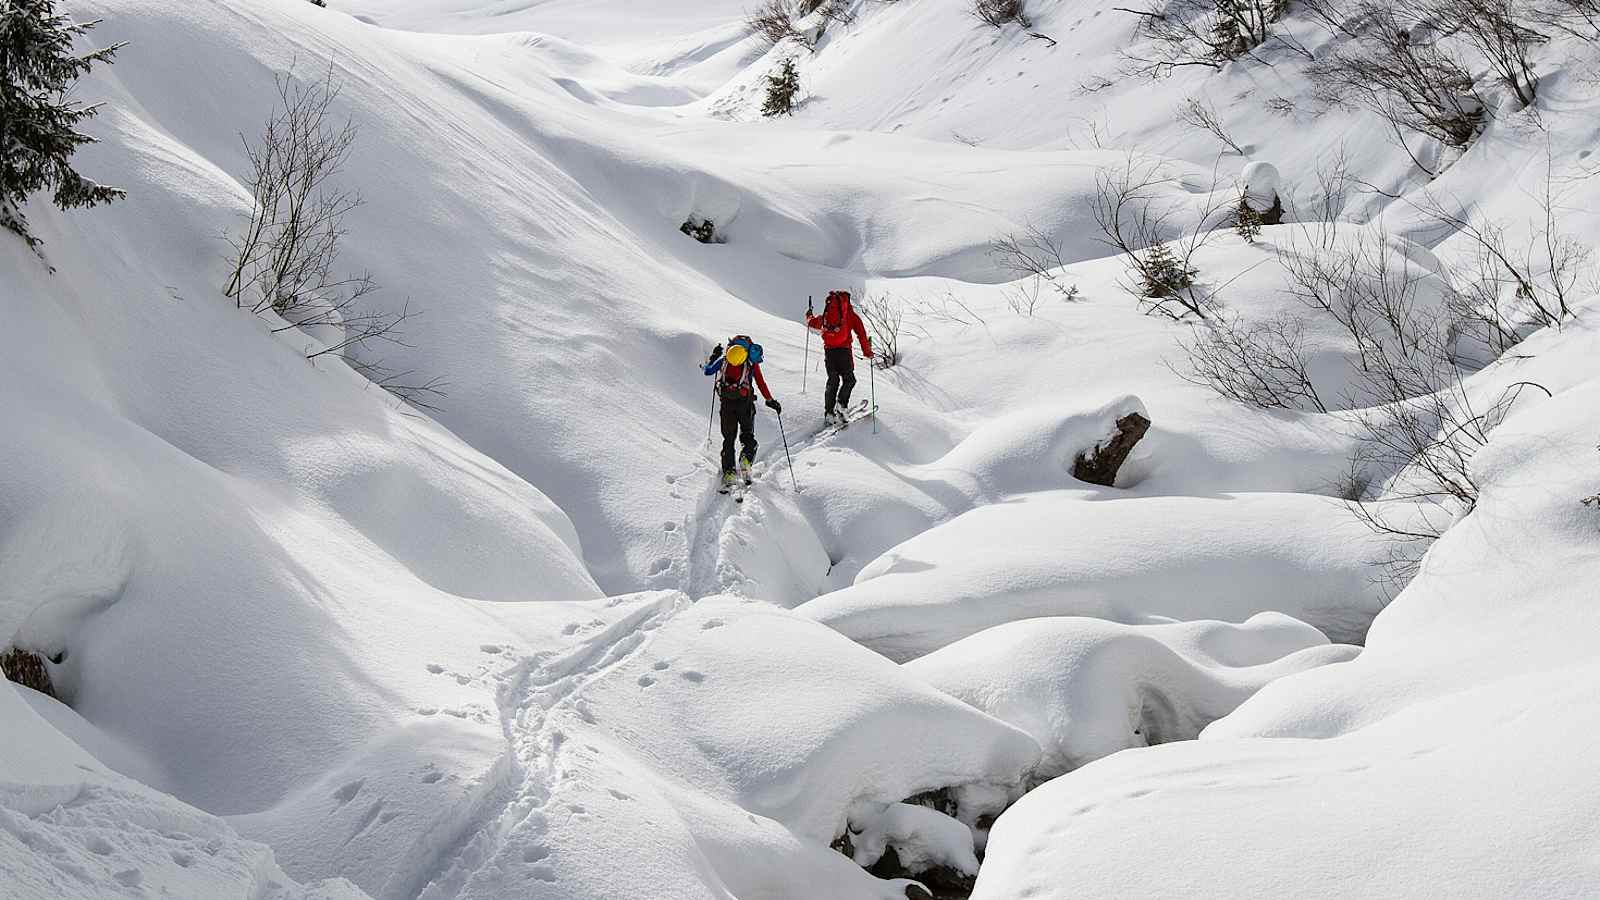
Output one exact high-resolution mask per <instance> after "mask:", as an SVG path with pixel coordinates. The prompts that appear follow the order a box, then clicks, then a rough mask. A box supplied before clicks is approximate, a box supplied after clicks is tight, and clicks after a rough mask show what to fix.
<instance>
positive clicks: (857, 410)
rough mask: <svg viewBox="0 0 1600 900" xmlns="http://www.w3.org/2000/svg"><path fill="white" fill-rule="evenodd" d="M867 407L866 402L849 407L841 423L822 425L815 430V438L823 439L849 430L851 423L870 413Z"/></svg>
mask: <svg viewBox="0 0 1600 900" xmlns="http://www.w3.org/2000/svg"><path fill="white" fill-rule="evenodd" d="M869 405H870V404H869V403H868V402H867V401H865V400H863V401H861V402H860V403H857V404H856V405H855V406H852V407H850V409H848V410H846V411H845V413H844V420H843V421H840V422H833V423H831V424H827V425H823V426H822V427H821V428H820V429H818V430H817V435H816V436H817V437H818V438H824V437H828V436H829V435H833V434H838V433H839V432H841V431H843V430H845V429H846V428H849V427H850V423H851V422H854V421H855V420H856V419H858V418H860V417H861V416H864V415H866V414H868V413H869V412H871V411H872V410H869V409H868V406H869Z"/></svg>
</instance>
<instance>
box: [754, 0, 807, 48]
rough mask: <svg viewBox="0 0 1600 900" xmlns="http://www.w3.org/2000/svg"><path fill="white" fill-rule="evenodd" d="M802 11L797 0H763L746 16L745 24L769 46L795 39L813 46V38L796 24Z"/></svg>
mask: <svg viewBox="0 0 1600 900" xmlns="http://www.w3.org/2000/svg"><path fill="white" fill-rule="evenodd" d="M800 15H801V13H800V10H799V8H798V7H797V6H796V4H795V0H763V2H762V4H761V5H760V6H758V7H756V8H755V9H754V10H752V11H751V12H749V13H748V14H747V15H746V16H745V24H746V25H748V26H749V27H750V30H751V31H753V32H755V33H756V35H758V36H759V37H760V38H761V39H762V40H764V41H766V42H767V45H768V46H772V47H776V46H777V45H779V44H781V43H783V42H784V41H788V40H793V41H798V42H799V43H801V44H804V45H805V46H807V47H810V46H811V39H810V37H808V36H807V35H806V34H805V32H803V31H801V30H800V28H799V26H797V25H796V24H795V22H796V20H797V19H798V18H799V17H800Z"/></svg>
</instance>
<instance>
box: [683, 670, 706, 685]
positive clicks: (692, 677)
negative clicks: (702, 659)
mask: <svg viewBox="0 0 1600 900" xmlns="http://www.w3.org/2000/svg"><path fill="white" fill-rule="evenodd" d="M681 677H682V678H683V680H684V681H688V682H692V683H694V684H699V683H700V682H702V681H705V680H706V676H704V675H702V674H700V673H699V672H696V671H694V670H693V669H690V670H689V671H687V672H684V673H683V674H682V676H681Z"/></svg>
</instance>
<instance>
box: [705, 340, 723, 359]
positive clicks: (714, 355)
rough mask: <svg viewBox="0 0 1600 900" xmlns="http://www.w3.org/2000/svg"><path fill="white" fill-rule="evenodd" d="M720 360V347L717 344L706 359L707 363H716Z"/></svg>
mask: <svg viewBox="0 0 1600 900" xmlns="http://www.w3.org/2000/svg"><path fill="white" fill-rule="evenodd" d="M721 358H722V345H721V344H718V345H717V346H716V347H714V348H712V350H711V356H710V357H709V358H708V359H707V362H716V361H717V360H718V359H721Z"/></svg>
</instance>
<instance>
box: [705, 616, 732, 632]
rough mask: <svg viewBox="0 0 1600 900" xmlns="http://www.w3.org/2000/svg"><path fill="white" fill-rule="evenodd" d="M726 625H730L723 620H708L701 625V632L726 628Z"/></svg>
mask: <svg viewBox="0 0 1600 900" xmlns="http://www.w3.org/2000/svg"><path fill="white" fill-rule="evenodd" d="M726 624H728V623H727V622H724V621H722V620H721V619H707V620H705V621H704V622H702V623H700V630H701V631H710V630H711V629H713V628H721V627H722V626H724V625H726Z"/></svg>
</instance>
